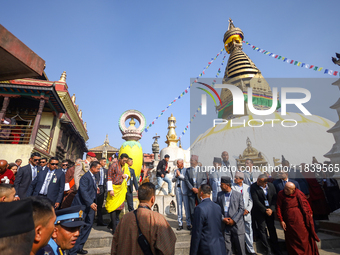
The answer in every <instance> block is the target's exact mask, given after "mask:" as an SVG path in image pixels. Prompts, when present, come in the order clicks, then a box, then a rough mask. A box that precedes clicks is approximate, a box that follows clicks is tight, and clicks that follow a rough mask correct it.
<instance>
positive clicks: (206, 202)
mask: <svg viewBox="0 0 340 255" xmlns="http://www.w3.org/2000/svg"><path fill="white" fill-rule="evenodd" d="M198 194H199V196H200V198H201V199H202V202H201V203H200V204H199V205H198V206H197V207H196V208H195V213H194V217H193V224H192V225H193V228H192V237H191V242H190V255H196V254H204V255H206V254H207V255H225V254H226V247H225V243H224V240H223V228H222V217H221V211H220V208H219V206H218V205H217V204H215V203H214V202H212V201H211V200H210V194H211V188H210V186H209V185H208V184H203V185H201V186H200V188H199V189H198Z"/></svg>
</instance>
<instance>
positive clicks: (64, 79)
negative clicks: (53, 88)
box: [59, 71, 66, 82]
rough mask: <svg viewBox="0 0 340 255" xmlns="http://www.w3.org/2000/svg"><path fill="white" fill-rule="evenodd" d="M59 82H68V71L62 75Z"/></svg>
mask: <svg viewBox="0 0 340 255" xmlns="http://www.w3.org/2000/svg"><path fill="white" fill-rule="evenodd" d="M59 81H61V82H66V71H64V72H63V73H62V74H61V76H60V79H59Z"/></svg>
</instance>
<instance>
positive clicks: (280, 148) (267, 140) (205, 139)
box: [190, 112, 334, 166]
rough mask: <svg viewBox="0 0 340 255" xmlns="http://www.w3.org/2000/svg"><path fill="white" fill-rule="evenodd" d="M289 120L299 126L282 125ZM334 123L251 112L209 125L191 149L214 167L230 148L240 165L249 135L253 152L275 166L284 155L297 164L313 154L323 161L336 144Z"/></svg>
mask: <svg viewBox="0 0 340 255" xmlns="http://www.w3.org/2000/svg"><path fill="white" fill-rule="evenodd" d="M269 119H276V120H280V121H274V122H273V121H271V120H269ZM288 119H293V120H296V122H297V125H296V123H294V122H287V121H285V122H284V125H285V126H294V125H296V126H295V127H284V126H282V124H281V122H282V120H288ZM231 121H232V123H231ZM248 121H250V122H249V124H250V125H251V126H261V125H262V123H263V126H261V127H251V126H248ZM244 122H245V125H244V124H243V123H244ZM234 123H241V124H234ZM332 126H334V123H333V122H332V121H330V120H328V119H326V118H323V117H320V116H317V115H309V116H305V115H303V114H300V113H287V115H285V116H282V115H281V114H280V113H278V112H275V113H273V114H271V115H268V116H255V115H252V114H250V115H247V116H243V117H239V118H235V119H232V120H229V121H228V123H227V124H219V125H216V126H215V127H212V128H209V129H208V130H207V131H206V132H204V133H203V134H201V135H199V136H198V137H197V139H196V140H195V142H194V143H193V144H192V145H191V147H190V151H191V154H194V155H198V156H199V161H200V162H201V163H202V164H203V165H205V166H211V165H212V161H213V158H214V157H221V154H222V152H223V151H227V152H228V153H229V160H230V161H231V163H232V164H233V165H235V166H236V159H240V158H244V156H245V155H244V152H245V148H246V147H247V144H246V140H247V138H249V140H250V141H251V146H252V147H253V148H254V150H253V151H256V152H258V153H259V155H258V156H259V158H260V159H262V160H263V162H267V163H268V164H269V165H271V166H274V159H276V161H278V159H281V156H282V155H284V157H285V158H286V159H287V160H288V161H289V162H290V163H291V164H294V165H298V164H300V163H311V161H312V157H313V156H315V157H316V158H317V159H318V161H319V162H322V161H324V160H328V159H327V158H325V157H324V156H323V155H324V154H325V152H327V151H328V150H329V148H330V147H332V145H333V144H334V138H333V136H332V134H330V133H327V130H329V129H330V128H331V127H332ZM240 156H241V157H240ZM279 161H280V162H281V160H279Z"/></svg>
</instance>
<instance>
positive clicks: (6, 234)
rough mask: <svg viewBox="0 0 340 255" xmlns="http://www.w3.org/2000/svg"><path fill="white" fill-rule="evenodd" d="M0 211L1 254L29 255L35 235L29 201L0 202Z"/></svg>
mask: <svg viewBox="0 0 340 255" xmlns="http://www.w3.org/2000/svg"><path fill="white" fill-rule="evenodd" d="M0 212H1V217H0V229H1V231H0V251H1V255H2V254H4V255H18V254H20V255H29V254H30V252H31V249H32V245H33V241H34V237H35V231H34V221H33V209H32V203H31V201H29V200H22V201H14V202H10V203H0Z"/></svg>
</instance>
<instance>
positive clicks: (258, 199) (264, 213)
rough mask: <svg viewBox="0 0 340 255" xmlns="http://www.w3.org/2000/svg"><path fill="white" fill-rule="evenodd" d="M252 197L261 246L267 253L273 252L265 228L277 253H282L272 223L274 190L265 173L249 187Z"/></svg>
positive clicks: (274, 202) (274, 200)
mask: <svg viewBox="0 0 340 255" xmlns="http://www.w3.org/2000/svg"><path fill="white" fill-rule="evenodd" d="M250 193H251V196H252V198H253V210H252V213H253V215H254V219H255V221H256V224H257V227H258V232H259V237H260V239H261V242H262V244H263V246H264V247H265V248H266V249H267V252H268V253H267V254H273V253H272V249H271V247H270V245H269V242H268V237H267V230H266V227H267V228H268V231H269V236H270V241H271V244H272V245H273V248H274V250H275V252H276V253H277V254H282V253H281V251H280V250H279V248H278V239H277V234H276V229H275V225H274V219H275V218H274V212H275V207H276V198H277V195H276V191H275V187H274V185H273V184H272V183H270V182H269V183H268V179H267V175H265V174H261V175H260V176H259V177H258V178H257V181H256V182H255V183H253V184H252V185H251V187H250Z"/></svg>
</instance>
